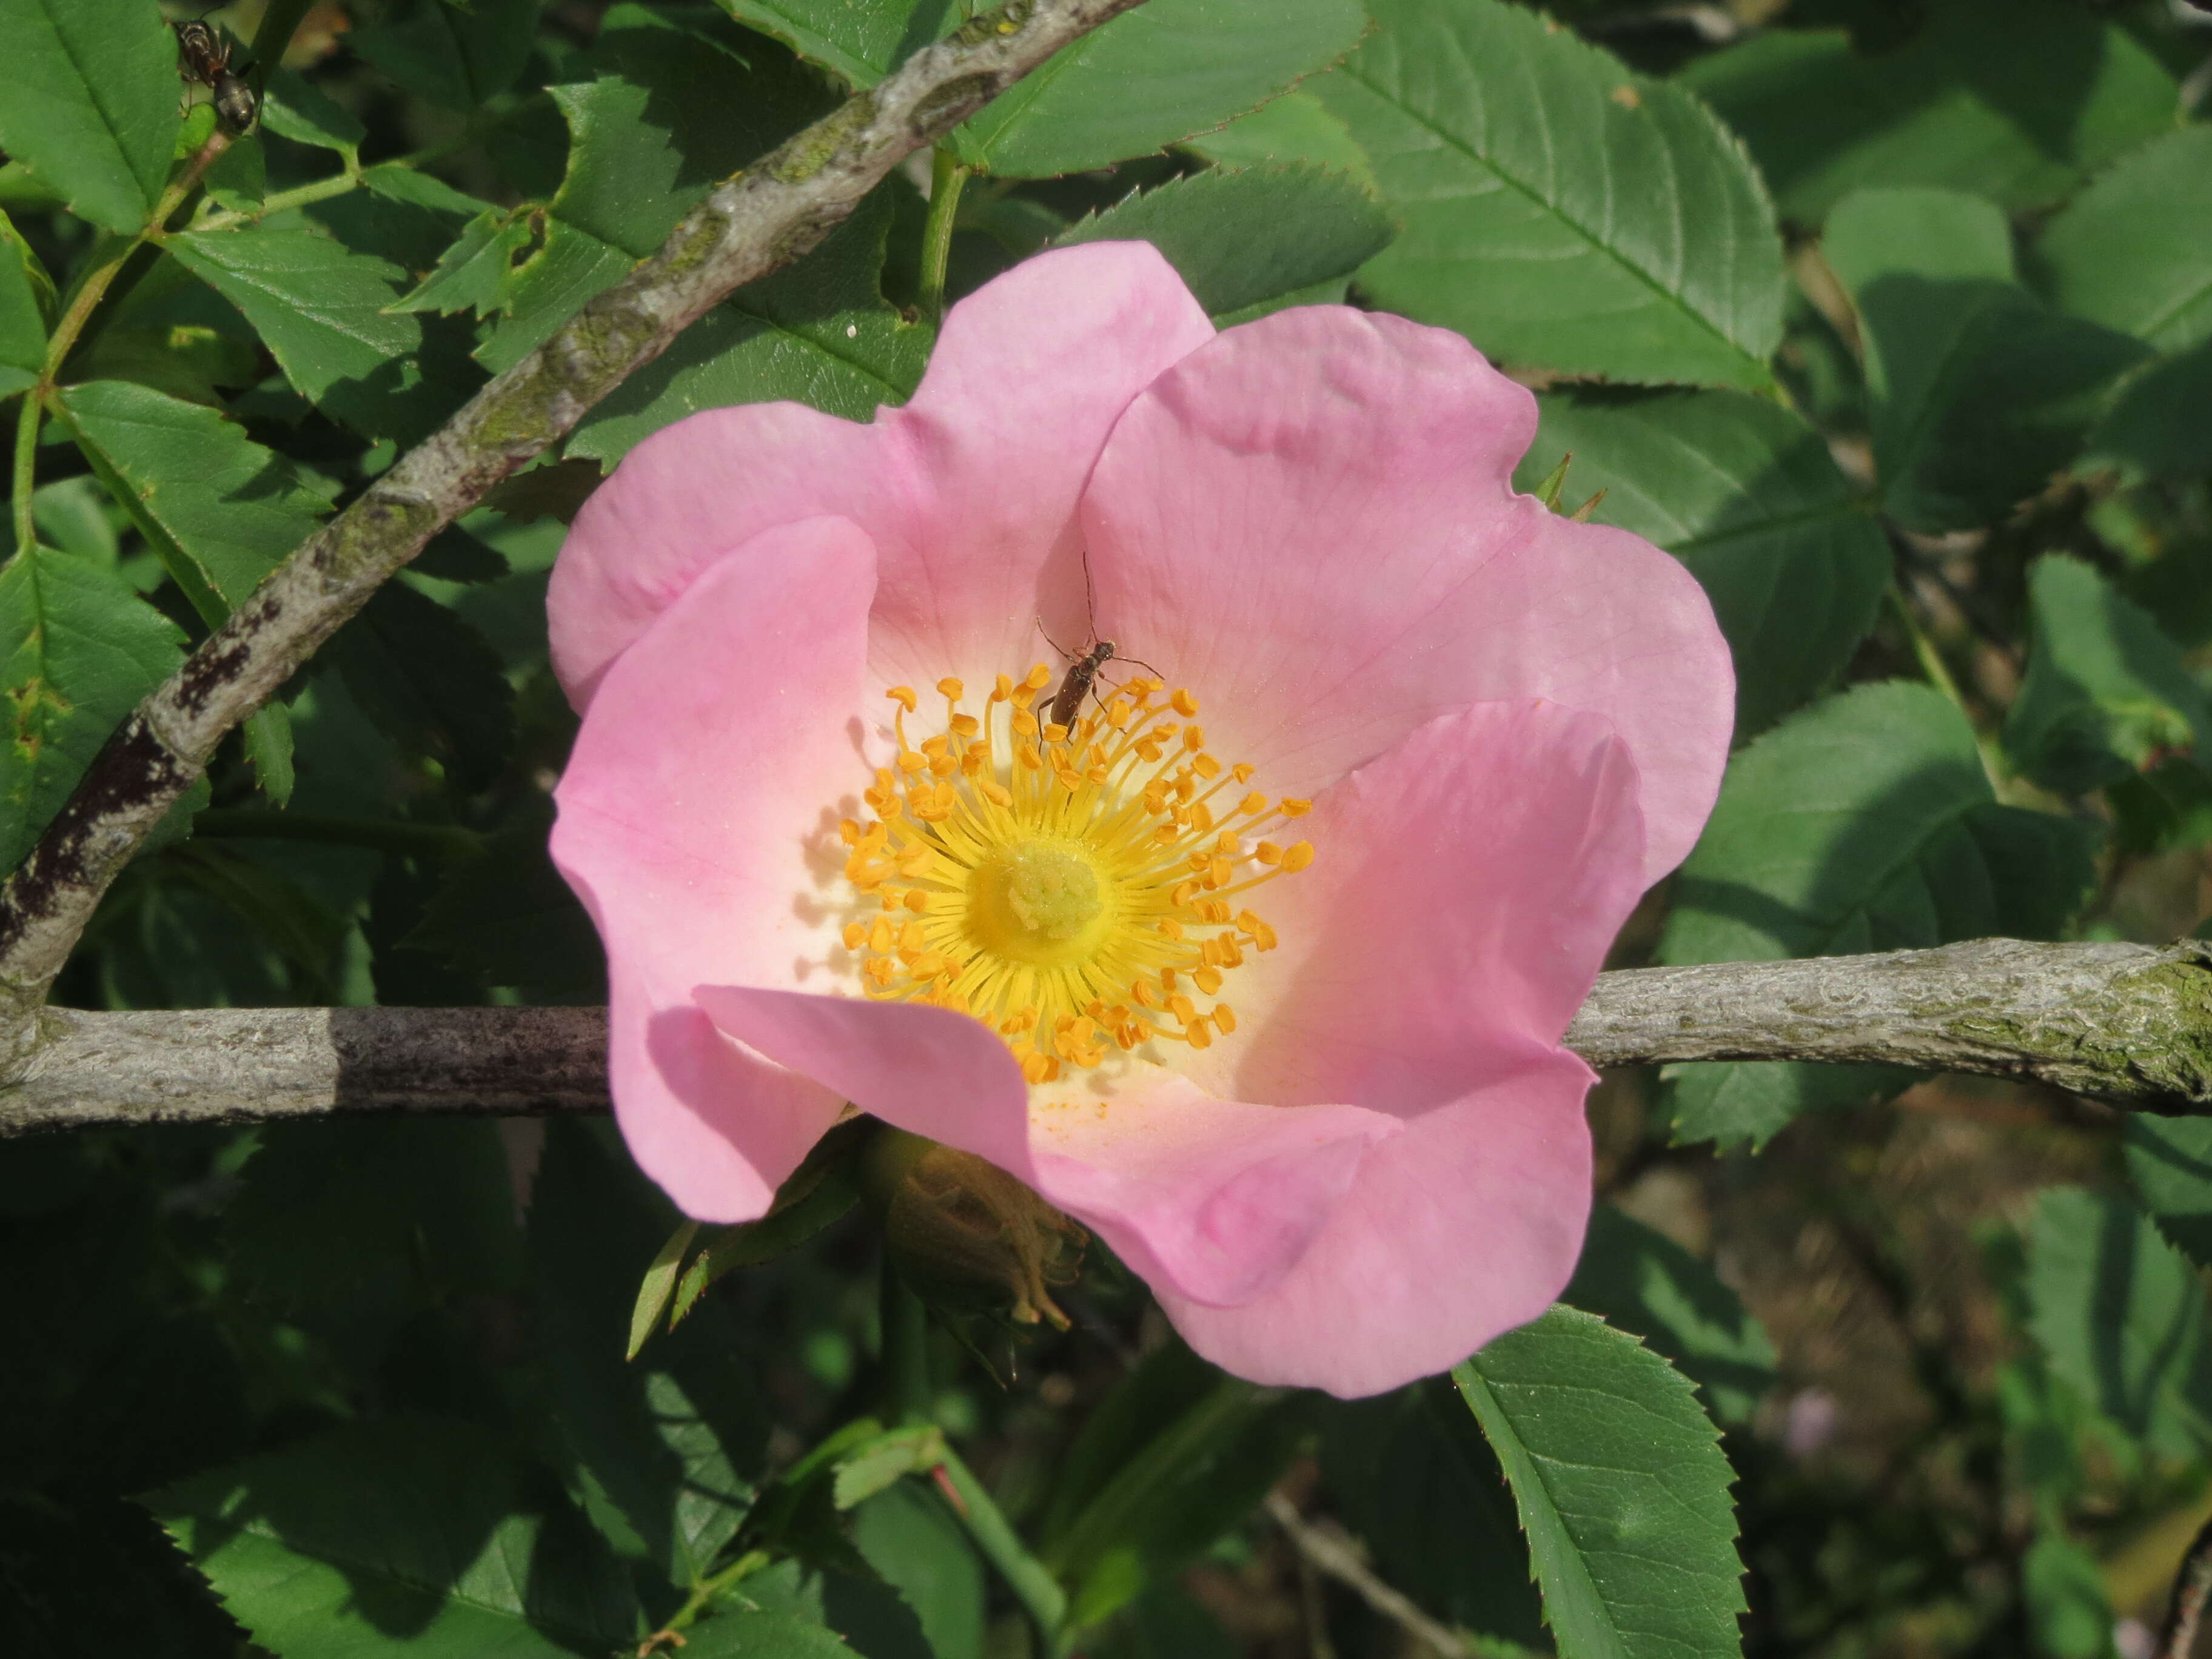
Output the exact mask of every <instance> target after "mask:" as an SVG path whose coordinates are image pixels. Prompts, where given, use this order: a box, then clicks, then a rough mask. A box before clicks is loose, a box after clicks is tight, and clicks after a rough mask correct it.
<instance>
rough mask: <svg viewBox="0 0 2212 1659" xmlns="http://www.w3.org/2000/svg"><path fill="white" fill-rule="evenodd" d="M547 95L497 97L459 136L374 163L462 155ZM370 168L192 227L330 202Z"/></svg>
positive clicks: (230, 224)
mask: <svg viewBox="0 0 2212 1659" xmlns="http://www.w3.org/2000/svg"><path fill="white" fill-rule="evenodd" d="M543 95H544V94H535V93H533V94H531V95H530V97H526V98H514V97H506V98H499V99H495V100H492V101H491V102H490V103H489V104H486V105H485V106H483V110H482V111H480V112H478V114H477V118H476V119H474V120H472V121H471V122H470V123H469V125H468V127H467V129H466V130H465V131H463V132H462V133H461V134H460V135H459V137H453V138H447V139H444V140H442V141H441V142H440V143H435V144H425V145H424V146H423V147H422V149H410V150H409V151H408V152H407V154H406V155H395V156H393V157H392V159H391V160H389V161H377V162H374V163H373V164H372V165H373V166H375V167H410V168H416V169H420V168H422V167H428V166H429V165H430V164H431V163H432V162H434V161H444V160H445V159H446V158H447V156H448V155H459V154H460V152H461V151H463V150H465V149H467V148H468V147H469V146H470V145H471V144H473V143H476V142H477V140H478V139H480V138H482V137H483V136H484V134H485V133H487V132H489V131H491V129H492V128H494V127H495V126H497V125H499V124H500V123H501V121H503V120H505V119H506V118H507V117H508V116H510V115H512V114H513V113H514V112H516V111H517V110H519V109H521V108H522V107H523V106H526V105H527V104H529V103H530V102H531V101H532V100H533V99H535V98H538V97H541V96H543ZM368 171H369V169H368V168H367V167H355V168H352V169H350V170H349V171H347V172H344V173H333V174H331V177H329V178H327V179H315V180H314V181H313V183H310V184H305V185H294V186H293V187H292V188H291V189H289V190H280V191H277V192H276V194H275V195H273V196H264V197H262V198H261V204H260V205H259V206H258V207H255V208H252V209H245V210H230V211H228V212H223V213H209V214H204V215H203V216H201V217H200V218H198V219H197V220H195V221H194V222H192V225H191V229H193V230H194V231H203V230H234V229H236V228H238V227H239V226H240V225H248V224H256V223H258V222H260V221H261V220H263V219H265V218H267V217H268V216H270V214H272V213H282V212H283V211H284V210H286V209H287V208H296V207H307V206H310V205H311V204H314V203H316V202H327V201H329V200H330V199H331V197H333V196H343V195H346V194H348V193H349V192H350V191H356V190H359V189H360V188H361V187H362V185H363V184H364V183H365V182H366V179H367V176H368Z"/></svg>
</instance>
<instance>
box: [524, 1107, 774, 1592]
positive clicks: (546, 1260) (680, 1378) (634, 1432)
mask: <svg viewBox="0 0 2212 1659" xmlns="http://www.w3.org/2000/svg"><path fill="white" fill-rule="evenodd" d="M619 1146H620V1143H619V1142H617V1143H616V1149H615V1150H610V1149H609V1148H608V1147H607V1146H605V1145H604V1144H603V1143H602V1141H601V1140H600V1139H599V1138H598V1137H597V1136H596V1135H594V1133H592V1130H590V1129H589V1128H587V1127H585V1126H583V1125H581V1124H572V1123H561V1124H556V1125H553V1126H551V1128H550V1133H549V1134H548V1135H547V1138H546V1146H545V1156H544V1162H543V1163H542V1164H541V1165H540V1167H539V1170H538V1180H537V1183H536V1185H535V1187H534V1188H533V1189H532V1200H531V1206H530V1258H531V1267H532V1273H531V1284H532V1291H533V1295H534V1298H535V1300H534V1307H535V1318H534V1325H535V1329H536V1332H537V1334H538V1341H539V1344H540V1346H541V1347H542V1348H543V1350H544V1353H545V1356H546V1358H547V1362H548V1374H549V1376H550V1403H551V1406H552V1409H553V1413H554V1416H555V1419H556V1424H557V1425H558V1427H559V1430H560V1433H561V1436H562V1439H563V1440H564V1442H565V1443H566V1444H567V1446H568V1449H569V1451H570V1453H571V1454H572V1455H573V1456H574V1460H575V1467H574V1470H573V1471H572V1473H571V1480H572V1482H573V1484H574V1485H575V1486H577V1487H578V1488H579V1489H580V1492H581V1493H582V1495H583V1498H584V1502H585V1504H586V1509H587V1510H588V1511H589V1512H590V1513H591V1515H592V1518H593V1520H594V1521H595V1522H597V1523H598V1524H599V1527H600V1528H601V1530H602V1531H604V1532H606V1533H607V1534H608V1535H609V1536H610V1537H611V1538H613V1539H614V1540H615V1541H616V1543H617V1547H618V1548H619V1549H621V1550H622V1551H623V1553H625V1554H628V1555H632V1556H635V1557H639V1558H641V1559H643V1560H645V1561H647V1562H649V1563H650V1564H652V1565H653V1567H655V1568H656V1569H657V1570H659V1571H660V1572H662V1573H664V1574H665V1575H666V1576H667V1577H668V1579H669V1581H670V1582H671V1583H673V1584H676V1585H678V1586H683V1585H686V1584H690V1583H695V1582H696V1580H697V1579H699V1578H700V1577H703V1576H704V1574H705V1572H706V1571H707V1569H708V1566H709V1565H711V1564H712V1562H713V1560H714V1556H715V1554H716V1553H718V1552H719V1551H720V1549H721V1548H722V1547H723V1546H724V1545H726V1543H728V1542H729V1541H730V1539H731V1538H732V1536H734V1535H735V1534H736V1532H737V1529H738V1526H739V1525H741V1524H742V1523H743V1522H744V1516H745V1513H746V1510H747V1509H748V1508H749V1507H750V1504H751V1503H752V1499H753V1495H754V1490H755V1483H756V1482H757V1480H759V1478H760V1476H761V1473H762V1470H761V1462H762V1459H763V1455H765V1449H766V1444H767V1436H768V1424H767V1421H766V1419H765V1418H764V1416H763V1413H762V1411H761V1407H760V1405H759V1402H758V1401H757V1397H756V1396H755V1394H754V1391H753V1389H752V1385H751V1383H750V1380H749V1379H748V1378H747V1377H746V1376H745V1374H744V1371H743V1370H741V1369H740V1365H741V1361H740V1356H741V1355H742V1354H744V1352H745V1351H746V1346H747V1345H746V1343H745V1341H744V1338H743V1337H742V1335H741V1334H739V1333H738V1331H737V1330H736V1329H735V1328H733V1327H732V1325H731V1324H730V1323H729V1322H727V1321H726V1320H725V1319H724V1318H722V1317H720V1315H721V1314H722V1311H723V1310H721V1309H720V1308H719V1307H716V1306H714V1305H709V1306H708V1307H705V1308H702V1309H701V1310H699V1312H698V1313H697V1315H696V1316H694V1318H693V1319H692V1320H691V1321H690V1322H687V1323H686V1324H685V1325H684V1327H683V1328H682V1329H680V1330H678V1331H675V1332H671V1333H670V1334H668V1335H666V1336H665V1337H663V1338H661V1339H659V1340H657V1341H655V1342H654V1343H653V1345H652V1346H650V1347H649V1348H648V1349H647V1352H646V1357H645V1358H644V1359H643V1360H642V1361H641V1362H636V1363H632V1362H630V1361H628V1360H626V1359H625V1358H623V1351H624V1342H623V1337H624V1334H625V1332H626V1330H627V1329H628V1326H629V1317H630V1314H631V1311H632V1309H633V1305H634V1290H635V1285H636V1283H637V1278H638V1274H639V1272H640V1270H641V1268H642V1267H644V1266H645V1264H646V1263H647V1261H648V1260H649V1259H650V1258H651V1257H652V1256H653V1253H654V1247H655V1245H656V1244H657V1243H659V1241H660V1240H661V1239H662V1238H664V1237H666V1236H667V1233H668V1231H669V1230H670V1227H671V1224H672V1222H673V1221H674V1219H675V1212H674V1211H673V1209H672V1208H671V1206H669V1204H668V1203H667V1201H666V1200H665V1199H663V1198H662V1197H661V1196H660V1194H659V1193H658V1192H656V1191H655V1190H653V1188H652V1187H651V1185H650V1184H649V1183H648V1182H647V1181H646V1180H645V1178H644V1177H643V1176H641V1175H640V1174H639V1173H638V1171H637V1170H636V1169H635V1166H634V1165H632V1164H630V1162H629V1158H628V1155H627V1154H626V1153H623V1152H621V1151H620V1150H619Z"/></svg>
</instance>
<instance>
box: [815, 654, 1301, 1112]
mask: <svg viewBox="0 0 2212 1659" xmlns="http://www.w3.org/2000/svg"><path fill="white" fill-rule="evenodd" d="M1054 678H1055V675H1054V671H1053V670H1052V669H1051V668H1050V667H1048V666H1047V665H1045V664H1042V663H1038V664H1036V665H1034V666H1032V667H1031V668H1030V670H1029V671H1028V672H1027V673H1026V674H1024V675H1023V676H1022V677H1020V678H1018V679H1017V678H1015V677H1013V676H1012V675H1008V674H1000V675H998V676H996V677H995V678H994V682H993V685H992V689H991V690H990V692H989V694H988V695H987V697H986V699H985V702H984V704H983V708H982V712H981V717H980V718H979V717H978V716H976V715H974V714H968V713H965V712H963V708H962V707H961V704H962V702H963V697H964V696H965V695H966V688H965V686H964V684H963V682H961V681H960V680H958V679H956V678H950V677H948V678H944V679H941V680H939V681H938V682H937V683H936V690H937V691H938V692H939V695H940V696H943V697H944V699H945V705H944V708H945V714H944V726H943V730H942V731H941V732H933V733H931V734H929V735H927V736H926V737H924V738H922V739H921V741H920V742H919V743H915V742H914V741H913V740H911V739H910V738H909V737H908V731H907V719H908V716H909V715H917V714H918V711H919V709H920V707H921V702H920V699H919V698H918V697H917V696H915V692H914V690H913V689H912V688H911V687H908V686H894V687H892V688H891V689H890V690H889V691H887V692H886V693H885V694H884V695H885V696H886V697H887V698H889V700H890V702H892V703H894V704H895V705H896V709H895V712H894V714H893V715H892V726H893V731H894V733H895V735H896V740H897V753H896V757H895V758H894V761H893V763H892V764H891V765H890V766H887V767H882V768H878V769H877V770H876V773H875V775H874V781H873V783H872V787H869V788H867V789H866V790H865V791H864V792H863V794H862V799H864V800H865V801H866V803H867V805H868V808H869V809H870V811H872V812H873V813H874V814H875V816H874V817H872V819H869V820H866V821H865V822H862V821H856V820H853V819H847V820H845V821H843V822H842V823H840V824H839V825H838V837H839V839H840V841H841V842H842V843H843V845H844V847H845V848H846V849H847V854H848V856H847V859H846V864H845V873H846V875H847V877H848V878H849V879H850V880H851V882H852V884H853V885H854V888H855V889H856V890H858V892H859V893H860V896H862V897H863V898H864V899H870V900H873V901H875V902H877V903H878V904H879V905H880V907H881V909H880V912H879V913H878V914H877V915H875V916H874V918H873V919H872V920H863V919H860V918H855V919H854V920H853V921H848V923H847V924H846V926H845V927H844V928H843V930H842V938H843V940H844V943H845V947H846V949H847V950H848V951H852V952H853V953H854V955H855V956H857V957H860V972H861V976H862V983H863V987H864V989H865V990H866V994H868V995H870V996H871V997H876V998H881V999H890V1000H907V1001H916V1002H926V1003H929V1004H933V1005H934V1006H939V1007H944V1008H950V1009H953V1010H955V1011H957V1012H962V1013H966V1014H969V1015H971V1016H972V1017H973V1018H977V1019H980V1020H981V1021H982V1022H983V1023H984V1024H987V1025H988V1026H990V1027H991V1028H992V1029H993V1030H995V1031H996V1032H997V1033H998V1034H999V1036H1000V1037H1001V1039H1002V1040H1004V1041H1005V1042H1006V1046H1007V1047H1008V1048H1010V1049H1012V1051H1013V1054H1014V1056H1015V1058H1016V1060H1018V1062H1019V1064H1020V1066H1021V1068H1022V1074H1023V1076H1024V1078H1025V1079H1028V1080H1029V1082H1030V1083H1031V1084H1032V1085H1047V1084H1052V1083H1056V1082H1058V1081H1059V1080H1060V1078H1061V1075H1062V1073H1063V1072H1064V1071H1065V1070H1066V1068H1070V1067H1073V1068H1078V1069H1084V1068H1089V1067H1091V1066H1098V1065H1101V1064H1103V1063H1104V1061H1105V1060H1107V1059H1108V1058H1109V1055H1110V1054H1114V1053H1115V1052H1118V1051H1127V1050H1132V1049H1137V1048H1142V1047H1143V1046H1144V1045H1145V1044H1146V1043H1150V1042H1163V1041H1168V1042H1188V1044H1190V1045H1191V1046H1192V1047H1193V1048H1208V1047H1210V1046H1211V1045H1212V1042H1214V1041H1215V1039H1216V1037H1217V1036H1228V1035H1230V1034H1231V1033H1232V1032H1234V1031H1235V1030H1237V1016H1236V1014H1235V1012H1232V1011H1231V1008H1230V1007H1229V1006H1228V1005H1227V1004H1225V1003H1221V1002H1218V1001H1215V1002H1213V1004H1212V1007H1211V1008H1210V1009H1206V1010H1201V1009H1200V1006H1199V1004H1198V1002H1197V1000H1195V998H1194V994H1193V993H1195V994H1196V995H1197V996H1203V997H1206V998H1207V999H1213V998H1215V997H1217V996H1218V993H1219V992H1220V990H1221V988H1222V985H1223V981H1224V978H1225V975H1226V974H1227V973H1229V972H1232V971H1234V970H1235V969H1237V967H1239V966H1240V965H1241V964H1242V963H1243V961H1244V959H1245V957H1244V953H1245V947H1246V946H1248V945H1249V946H1250V947H1251V948H1252V949H1254V950H1258V951H1269V950H1273V948H1275V945H1276V943H1277V939H1276V935H1275V932H1274V930H1273V928H1272V927H1269V926H1268V925H1267V922H1266V921H1264V920H1262V919H1261V917H1260V916H1259V915H1257V914H1256V913H1255V912H1254V911H1252V910H1251V909H1249V908H1243V909H1234V910H1232V908H1231V905H1230V904H1229V903H1228V902H1226V900H1227V898H1228V896H1230V895H1231V894H1237V893H1242V892H1243V891H1244V890H1246V889H1247V888H1249V887H1253V886H1256V885H1259V884H1261V883H1263V882H1266V881H1268V880H1271V879H1273V878H1275V877H1277V876H1280V875H1286V874H1291V873H1293V872H1297V871H1298V870H1302V869H1304V868H1305V867H1306V866H1308V865H1310V863H1311V862H1312V861H1313V857H1314V849H1313V847H1312V844H1311V843H1310V842H1297V843H1296V844H1295V845H1293V846H1291V847H1289V848H1283V847H1280V846H1278V845H1277V844H1276V843H1274V842H1267V841H1261V842H1257V843H1256V844H1255V843H1253V842H1249V841H1248V840H1247V839H1246V835H1247V833H1249V831H1250V830H1251V829H1257V828H1260V827H1262V826H1263V825H1267V824H1272V823H1276V822H1278V821H1279V819H1283V818H1294V817H1299V816H1302V815H1303V814H1304V812H1305V811H1308V810H1309V809H1310V802H1306V801H1300V800H1291V799H1283V800H1280V801H1278V802H1277V803H1276V804H1275V805H1274V808H1273V812H1272V813H1271V812H1270V811H1269V806H1268V799H1267V796H1265V795H1263V794H1261V793H1257V792H1256V791H1254V792H1248V793H1241V794H1239V795H1232V796H1227V797H1225V798H1223V799H1221V800H1220V801H1219V803H1218V805H1217V804H1216V802H1215V797H1216V796H1217V795H1219V793H1220V792H1221V791H1222V790H1224V789H1226V788H1229V787H1232V786H1235V787H1239V788H1241V787H1242V786H1243V785H1245V784H1248V783H1249V782H1250V781H1251V780H1252V778H1253V777H1254V775H1255V769H1254V768H1252V767H1251V766H1250V765H1249V764H1247V763H1243V762H1238V763H1235V764H1234V765H1229V766H1225V765H1224V764H1223V763H1222V762H1221V761H1219V760H1218V759H1217V758H1216V757H1214V756H1212V754H1210V753H1208V752H1207V751H1206V733H1205V731H1204V728H1202V727H1201V726H1199V725H1198V724H1197V722H1196V716H1197V714H1198V711H1199V702H1198V699H1197V698H1196V697H1195V696H1192V695H1191V693H1190V692H1188V691H1187V690H1173V691H1170V690H1168V688H1167V687H1166V686H1165V685H1164V684H1162V683H1161V682H1160V681H1158V680H1156V679H1152V678H1149V677H1144V678H1132V679H1130V680H1129V681H1127V683H1126V684H1124V685H1122V686H1121V688H1120V690H1118V691H1116V692H1115V694H1114V696H1113V697H1112V700H1111V701H1110V702H1108V703H1107V704H1106V705H1105V706H1104V707H1103V708H1094V709H1093V710H1092V711H1091V712H1089V713H1085V714H1079V715H1078V716H1077V717H1076V718H1075V719H1074V720H1073V723H1072V724H1068V725H1062V724H1060V723H1059V722H1057V721H1050V722H1047V721H1042V720H1041V718H1040V716H1039V714H1038V713H1037V712H1036V705H1037V704H1038V703H1039V702H1041V700H1042V699H1041V696H1040V694H1042V692H1043V691H1044V690H1045V689H1046V688H1047V687H1048V686H1049V685H1051V684H1053V682H1054ZM1163 697H1164V702H1163V701H1160V699H1162V698H1163ZM1001 705H1004V706H1005V707H1006V720H1005V724H1004V725H1003V726H1000V723H999V710H1000V706H1001ZM1239 824H1241V825H1243V829H1239V828H1237V827H1236V826H1237V825H1239ZM894 883H896V885H894ZM1186 987H1188V988H1186Z"/></svg>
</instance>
